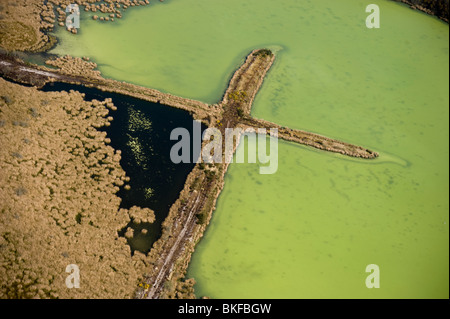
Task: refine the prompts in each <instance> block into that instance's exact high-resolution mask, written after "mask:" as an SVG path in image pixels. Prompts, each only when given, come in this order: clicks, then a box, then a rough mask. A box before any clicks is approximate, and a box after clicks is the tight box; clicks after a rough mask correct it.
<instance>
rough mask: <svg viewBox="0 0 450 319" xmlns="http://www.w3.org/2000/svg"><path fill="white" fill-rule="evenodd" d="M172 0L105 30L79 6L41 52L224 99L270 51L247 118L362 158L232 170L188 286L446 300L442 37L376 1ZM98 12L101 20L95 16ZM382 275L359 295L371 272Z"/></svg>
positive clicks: (296, 154) (420, 17)
mask: <svg viewBox="0 0 450 319" xmlns="http://www.w3.org/2000/svg"><path fill="white" fill-rule="evenodd" d="M368 4H369V3H368V2H367V1H362V0H341V1H336V0H320V1H317V0H316V1H313V0H309V1H307V0H302V1H294V0H291V1H288V0H284V1H269V0H249V1H238V0H226V1H225V0H217V1H209V0H170V1H165V2H163V3H159V2H152V3H151V5H150V6H147V7H140V8H132V9H130V10H127V11H126V12H125V14H124V17H123V18H122V19H117V20H116V21H115V22H114V23H111V22H103V23H101V22H99V21H93V20H92V19H91V18H90V16H91V15H93V13H85V12H84V11H82V21H81V29H80V30H79V31H80V33H79V34H78V35H76V36H74V35H71V34H69V33H68V32H65V31H64V30H62V29H60V30H58V31H57V32H56V34H57V36H58V38H59V39H60V44H59V45H58V46H57V47H56V48H55V49H54V50H53V51H52V53H56V54H60V55H64V54H71V55H74V56H89V57H90V58H91V59H92V60H94V61H95V62H96V63H98V65H99V70H100V71H101V72H102V74H103V75H104V76H105V77H110V78H114V79H118V80H122V81H128V82H132V83H136V84H139V85H143V86H147V87H152V88H156V89H159V90H161V91H164V92H170V93H173V94H176V95H180V96H183V97H188V98H193V99H198V100H201V101H205V102H208V103H216V102H218V101H220V99H221V97H222V94H223V92H224V90H225V88H226V86H227V83H228V80H229V79H230V77H231V75H232V74H233V72H234V71H235V70H236V69H237V68H238V67H239V65H240V63H242V62H243V59H244V57H245V56H246V55H247V54H248V53H249V52H250V51H251V50H252V49H254V48H260V47H268V48H271V49H272V50H273V51H274V52H275V53H276V57H277V58H276V62H275V64H274V66H273V67H272V69H271V70H270V71H269V74H268V76H267V77H266V79H265V82H264V84H263V87H262V89H261V91H260V92H259V94H258V95H257V98H256V100H255V102H254V105H253V110H252V114H253V116H255V117H258V118H264V119H266V120H269V121H273V122H276V123H278V124H281V125H285V126H290V127H293V128H298V129H305V130H309V131H313V132H316V133H319V134H323V135H326V136H329V137H333V138H338V139H342V140H344V141H347V142H350V143H354V144H358V145H363V146H365V147H368V148H370V149H372V150H375V151H377V152H379V153H380V158H378V159H376V160H372V161H371V160H357V159H352V158H348V157H344V156H341V155H336V154H329V153H325V152H321V151H317V150H313V149H311V148H307V147H303V146H298V145H295V144H292V143H287V142H281V141H280V144H279V148H278V149H279V167H278V171H277V173H276V174H273V175H260V174H259V169H258V165H255V164H232V165H231V166H230V168H229V171H228V173H227V176H226V182H225V188H224V190H223V192H222V194H221V195H220V197H219V199H218V204H217V209H216V211H215V212H214V214H213V218H212V220H211V224H210V226H209V228H208V230H207V231H206V233H205V236H204V238H203V239H202V241H201V242H200V243H199V245H198V246H197V250H196V252H195V253H194V255H193V258H192V261H191V265H190V268H189V272H188V277H194V278H195V279H196V281H197V284H196V286H195V288H196V293H197V296H203V295H207V296H210V297H213V298H448V297H449V284H448V283H449V227H448V222H449V219H448V216H449V196H448V192H449V171H448V163H449V147H448V145H449V138H448V136H449V122H448V116H449V107H448V105H449V89H448V86H449V71H448V70H449V62H448V61H449V45H448V44H449V42H448V36H449V28H448V25H447V24H445V23H443V22H441V21H439V20H438V19H436V18H433V17H430V16H427V15H425V14H423V13H420V12H417V11H413V10H410V9H409V8H408V7H406V6H404V5H401V4H398V3H395V2H392V1H383V0H379V1H377V4H378V5H379V7H380V17H381V20H380V23H381V25H380V26H381V27H380V28H379V29H368V28H366V26H365V19H366V17H367V15H368V13H366V12H365V7H366V6H367V5H368ZM97 14H98V13H97ZM369 264H376V265H378V266H379V269H380V288H379V289H377V288H372V289H368V288H367V287H366V285H365V279H366V277H367V276H368V275H369V273H366V271H365V270H366V266H367V265H369Z"/></svg>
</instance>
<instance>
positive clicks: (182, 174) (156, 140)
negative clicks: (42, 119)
mask: <svg viewBox="0 0 450 319" xmlns="http://www.w3.org/2000/svg"><path fill="white" fill-rule="evenodd" d="M42 90H43V91H69V90H75V91H79V92H81V93H84V94H85V100H89V101H90V100H93V99H97V100H100V101H102V100H104V99H106V98H112V101H113V103H114V105H115V106H116V107H117V111H111V112H110V114H109V115H111V116H113V117H114V120H113V121H112V122H111V126H109V127H106V128H103V129H102V130H104V131H106V132H107V136H108V137H109V138H110V139H111V143H110V145H111V146H112V147H113V148H114V149H117V150H121V151H122V160H121V162H120V164H121V166H122V168H123V169H124V170H125V172H126V174H127V176H129V177H130V178H131V180H130V182H129V183H128V184H129V185H130V186H131V189H130V190H125V189H124V188H123V187H122V188H121V189H120V191H119V192H118V193H117V195H118V196H119V197H120V198H121V199H122V202H121V207H122V208H130V207H132V206H134V205H136V206H140V207H148V208H151V209H152V210H154V211H155V216H156V221H155V222H154V223H153V224H148V223H142V224H140V225H137V224H135V223H133V222H130V224H129V225H127V226H126V227H125V228H124V229H123V231H121V232H120V233H119V235H121V236H124V234H125V231H126V229H127V228H128V227H131V228H133V229H134V237H133V238H130V239H128V243H129V245H130V247H131V251H132V253H134V251H135V250H138V251H140V252H143V253H148V252H149V250H150V248H151V246H152V244H153V243H154V242H155V241H156V240H157V239H158V238H159V237H160V235H161V223H162V222H163V221H164V219H165V218H166V217H167V214H168V212H169V209H170V206H171V205H172V204H173V203H174V202H175V200H176V199H177V198H178V196H179V193H180V191H181V190H182V188H183V186H184V182H185V181H186V178H187V175H188V174H189V173H190V171H191V170H192V169H193V167H194V164H186V163H180V164H174V163H172V161H171V160H170V149H171V148H172V146H173V145H174V144H175V143H176V141H171V140H170V133H171V131H172V130H173V129H175V128H177V127H183V128H186V129H187V130H188V131H189V132H190V134H191V136H193V134H192V130H193V125H192V121H193V119H192V117H191V115H190V114H189V113H188V112H186V111H183V110H179V109H175V108H171V107H169V106H166V105H161V104H158V103H152V102H147V101H144V100H140V99H136V98H133V97H129V96H126V95H122V94H117V93H110V92H103V91H101V90H98V89H95V88H90V87H85V86H81V85H72V84H66V83H49V84H47V85H46V86H44V87H43V88H42ZM205 128H206V127H202V130H204V129H205ZM191 145H192V143H191ZM192 152H193V150H192V149H191V154H192ZM142 229H146V231H144V232H142Z"/></svg>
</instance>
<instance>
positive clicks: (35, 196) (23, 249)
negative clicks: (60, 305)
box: [0, 79, 154, 298]
mask: <svg viewBox="0 0 450 319" xmlns="http://www.w3.org/2000/svg"><path fill="white" fill-rule="evenodd" d="M0 92H1V98H0V145H1V147H0V278H1V284H0V298H127V297H131V296H132V295H133V292H134V290H135V287H136V286H137V284H138V282H139V279H140V276H141V274H142V273H143V272H144V269H145V267H146V265H147V262H146V258H145V256H144V255H142V254H140V253H139V252H135V254H134V255H133V256H132V257H131V253H130V248H129V246H128V245H127V244H126V239H125V238H122V237H119V236H118V231H119V230H120V229H122V228H123V227H124V226H125V225H127V224H128V223H129V221H130V220H131V218H133V219H135V220H139V221H141V222H152V221H153V220H154V214H153V212H152V211H151V210H149V209H141V208H139V207H132V208H131V209H129V210H127V209H119V204H120V199H119V198H118V197H117V196H116V195H115V194H116V192H117V191H118V190H119V185H123V184H124V182H126V181H127V177H126V176H125V172H124V171H123V170H122V168H121V167H120V165H119V160H120V153H119V152H117V151H115V150H114V149H113V148H111V147H110V146H107V145H106V143H105V139H106V133H104V132H101V131H98V130H97V129H96V128H99V127H102V126H104V125H107V124H108V119H107V117H106V116H107V114H108V108H107V105H106V104H107V103H110V102H108V101H102V102H101V101H96V100H94V101H92V102H86V101H84V100H83V96H82V94H80V93H78V92H73V91H71V92H70V93H68V92H51V93H45V92H40V91H38V90H36V89H35V88H25V87H22V86H20V85H17V84H13V83H10V82H7V81H5V80H3V79H0ZM69 264H76V265H78V267H79V269H80V288H79V289H76V288H73V289H68V288H67V287H66V285H65V279H66V277H67V276H68V275H69V274H68V273H66V272H65V269H66V266H67V265H69Z"/></svg>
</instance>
